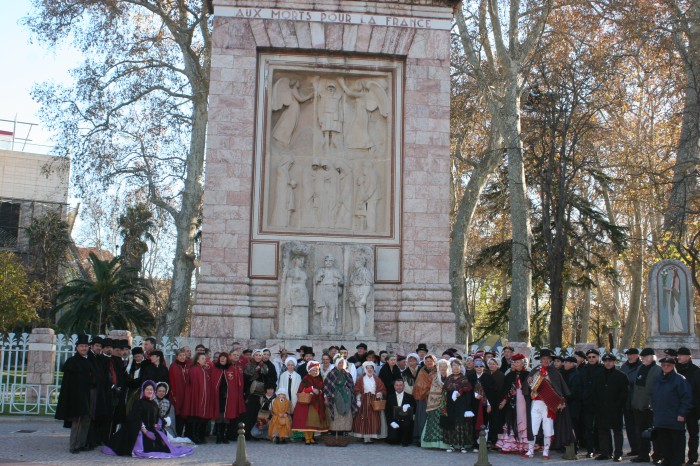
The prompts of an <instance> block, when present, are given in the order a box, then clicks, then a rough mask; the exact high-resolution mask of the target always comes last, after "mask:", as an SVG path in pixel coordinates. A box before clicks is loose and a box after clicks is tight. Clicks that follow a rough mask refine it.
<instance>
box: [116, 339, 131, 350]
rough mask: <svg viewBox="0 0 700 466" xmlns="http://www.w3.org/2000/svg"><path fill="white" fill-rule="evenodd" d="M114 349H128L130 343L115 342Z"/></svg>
mask: <svg viewBox="0 0 700 466" xmlns="http://www.w3.org/2000/svg"><path fill="white" fill-rule="evenodd" d="M114 347H115V348H121V349H124V348H128V347H129V343H128V342H127V341H126V340H114Z"/></svg>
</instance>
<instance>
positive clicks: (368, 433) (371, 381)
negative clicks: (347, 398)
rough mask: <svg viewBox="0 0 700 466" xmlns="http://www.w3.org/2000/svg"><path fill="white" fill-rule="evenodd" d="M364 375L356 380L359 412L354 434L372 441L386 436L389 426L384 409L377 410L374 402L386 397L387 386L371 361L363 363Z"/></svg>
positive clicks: (365, 440)
mask: <svg viewBox="0 0 700 466" xmlns="http://www.w3.org/2000/svg"><path fill="white" fill-rule="evenodd" d="M362 367H363V368H364V372H365V373H364V375H363V376H362V377H359V378H358V379H357V382H355V398H356V403H357V407H358V408H359V409H358V410H357V414H356V415H355V418H354V419H353V421H352V435H353V436H355V437H359V438H362V439H364V442H365V443H372V439H378V438H386V436H387V427H386V418H385V417H384V410H381V411H375V410H374V408H373V407H372V402H373V401H375V400H381V399H386V387H384V384H383V383H382V380H381V379H380V378H379V377H377V375H376V374H375V373H374V369H375V365H374V363H373V362H371V361H365V362H364V363H363V364H362Z"/></svg>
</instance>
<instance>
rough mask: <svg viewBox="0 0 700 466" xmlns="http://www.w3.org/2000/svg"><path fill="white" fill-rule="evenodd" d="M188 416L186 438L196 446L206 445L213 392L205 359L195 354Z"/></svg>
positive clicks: (211, 413) (212, 415)
mask: <svg viewBox="0 0 700 466" xmlns="http://www.w3.org/2000/svg"><path fill="white" fill-rule="evenodd" d="M188 390H189V397H188V399H189V407H188V409H187V413H188V415H189V427H188V429H187V430H188V431H191V432H189V433H188V437H189V438H191V439H192V441H193V442H194V443H196V444H201V443H206V442H207V441H206V438H205V437H206V428H207V423H208V422H209V420H210V419H214V418H215V417H216V413H215V412H214V410H215V407H214V390H213V386H212V383H211V367H210V365H209V364H208V361H207V357H206V356H205V355H204V354H203V353H200V354H197V355H195V357H194V364H192V367H191V368H190V373H189V389H188Z"/></svg>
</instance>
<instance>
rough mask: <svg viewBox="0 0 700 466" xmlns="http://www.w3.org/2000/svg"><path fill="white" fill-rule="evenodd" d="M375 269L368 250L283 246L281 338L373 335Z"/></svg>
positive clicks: (349, 246)
mask: <svg viewBox="0 0 700 466" xmlns="http://www.w3.org/2000/svg"><path fill="white" fill-rule="evenodd" d="M373 270H374V256H373V250H372V248H369V247H367V246H358V245H327V244H308V243H302V242H296V241H295V242H289V243H284V244H283V245H282V273H281V275H280V283H279V285H280V286H279V290H280V291H279V292H280V296H279V309H278V319H277V321H278V327H277V334H278V336H279V337H290V336H308V335H324V336H329V335H342V336H348V337H355V336H357V337H363V336H373V335H374V274H373V272H372V271H373Z"/></svg>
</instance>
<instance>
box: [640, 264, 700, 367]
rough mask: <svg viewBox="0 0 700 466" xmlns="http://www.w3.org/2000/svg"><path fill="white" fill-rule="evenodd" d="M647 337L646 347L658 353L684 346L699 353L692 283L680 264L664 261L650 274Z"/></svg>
mask: <svg viewBox="0 0 700 466" xmlns="http://www.w3.org/2000/svg"><path fill="white" fill-rule="evenodd" d="M648 299H649V306H648V309H649V316H648V320H649V336H648V338H647V342H646V345H647V346H651V347H653V348H655V349H656V350H657V351H660V350H663V349H664V348H674V349H678V347H680V346H685V347H688V348H690V349H691V350H693V352H694V356H695V357H697V356H700V354H697V353H698V352H700V340H698V337H697V336H696V334H695V311H694V310H693V283H692V279H691V275H690V271H689V270H688V268H687V267H686V266H685V264H683V263H682V262H680V261H678V260H674V259H666V260H662V261H661V262H658V263H656V265H654V266H653V267H652V268H651V271H650V272H649V298H648Z"/></svg>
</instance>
